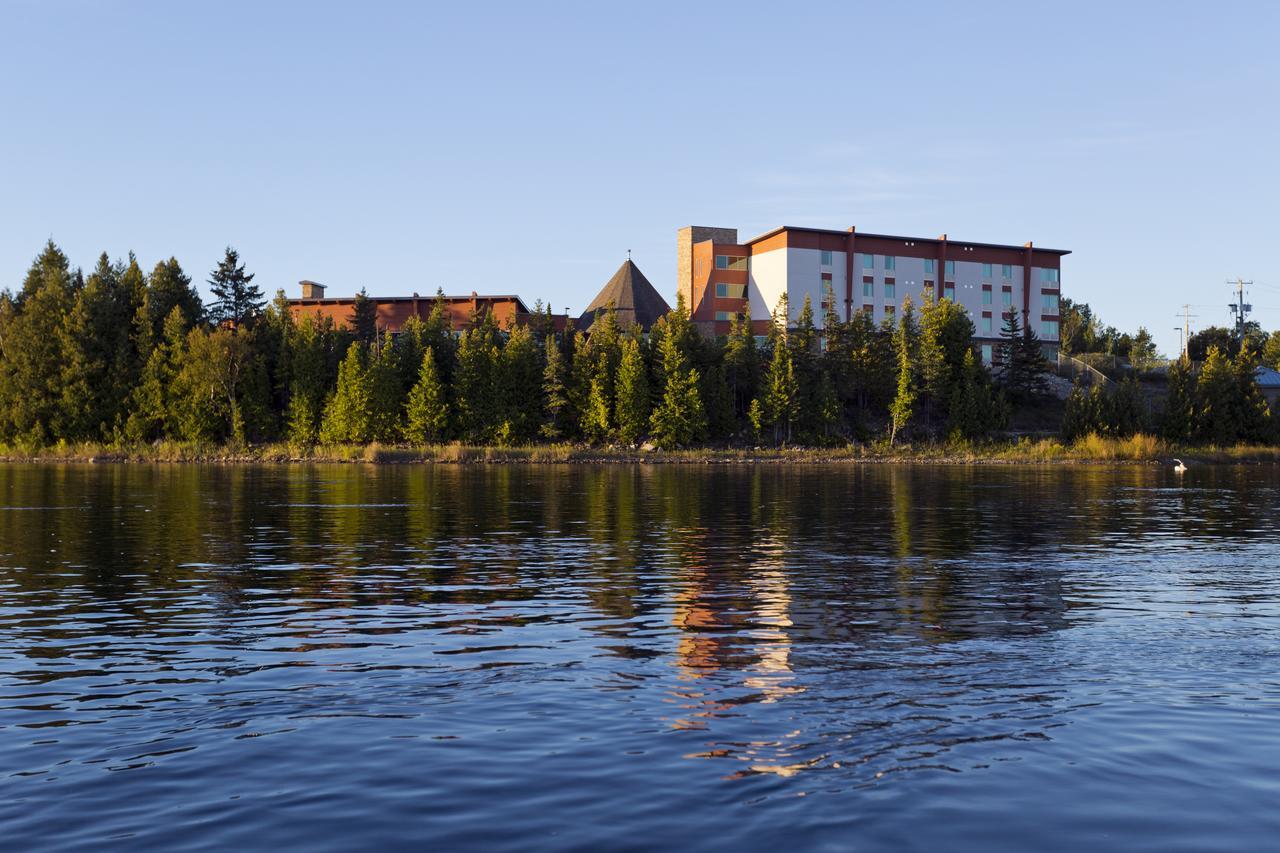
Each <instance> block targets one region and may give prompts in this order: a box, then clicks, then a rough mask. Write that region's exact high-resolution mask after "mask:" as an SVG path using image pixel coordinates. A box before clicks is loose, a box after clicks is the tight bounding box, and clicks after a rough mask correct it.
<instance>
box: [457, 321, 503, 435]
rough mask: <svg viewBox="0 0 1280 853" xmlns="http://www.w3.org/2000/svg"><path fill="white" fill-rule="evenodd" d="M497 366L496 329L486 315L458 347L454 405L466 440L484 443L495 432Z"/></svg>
mask: <svg viewBox="0 0 1280 853" xmlns="http://www.w3.org/2000/svg"><path fill="white" fill-rule="evenodd" d="M497 366H498V344H497V326H496V325H495V324H494V322H493V316H492V315H491V314H489V313H487V312H486V313H485V314H484V315H483V316H482V317H477V318H475V319H474V320H473V324H472V326H471V328H470V329H468V330H467V331H466V332H464V333H463V335H462V343H461V345H460V346H459V347H458V369H457V377H456V381H455V383H454V391H455V399H454V402H455V406H456V411H457V416H458V425H459V431H460V432H461V433H462V435H463V437H464V438H465V439H466V440H468V441H473V442H476V443H480V444H484V443H487V442H489V441H492V440H493V438H494V436H495V435H496V433H497V428H498V424H499V417H500V415H501V413H502V406H501V401H499V400H498V399H497V396H498V385H497V381H496V380H497V377H496V375H495V374H496V371H497Z"/></svg>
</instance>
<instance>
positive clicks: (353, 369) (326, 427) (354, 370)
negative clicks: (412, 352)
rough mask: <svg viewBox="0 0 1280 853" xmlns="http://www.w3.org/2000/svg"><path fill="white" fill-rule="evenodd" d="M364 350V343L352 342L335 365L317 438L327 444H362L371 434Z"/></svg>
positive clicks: (371, 413)
mask: <svg viewBox="0 0 1280 853" xmlns="http://www.w3.org/2000/svg"><path fill="white" fill-rule="evenodd" d="M368 352H369V351H368V348H367V347H366V346H365V345H364V344H359V343H357V344H354V345H353V346H351V347H349V348H348V349H347V355H346V358H344V359H343V360H342V364H341V366H339V368H338V386H337V388H335V389H334V392H333V394H332V395H331V396H330V398H329V401H328V403H327V404H326V405H325V409H324V419H323V421H322V422H321V425H320V440H321V441H323V442H325V443H327V444H342V443H353V444H362V443H365V442H368V441H369V440H370V438H371V437H372V433H373V405H372V402H371V400H370V393H369V383H368V380H367V376H366V374H367V372H368V359H369V355H368Z"/></svg>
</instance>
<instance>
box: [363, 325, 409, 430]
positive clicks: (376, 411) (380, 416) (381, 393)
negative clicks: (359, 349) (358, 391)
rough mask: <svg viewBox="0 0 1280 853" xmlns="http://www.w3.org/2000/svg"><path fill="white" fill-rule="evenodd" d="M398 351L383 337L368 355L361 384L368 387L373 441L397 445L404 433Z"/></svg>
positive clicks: (388, 339) (387, 338) (402, 387)
mask: <svg viewBox="0 0 1280 853" xmlns="http://www.w3.org/2000/svg"><path fill="white" fill-rule="evenodd" d="M400 374H401V371H400V363H399V351H398V350H397V349H396V347H395V346H394V345H393V344H392V341H391V335H390V334H387V335H386V336H385V337H384V338H383V339H382V341H380V342H379V345H378V346H377V348H376V349H375V350H374V351H373V352H372V354H371V357H370V360H369V369H368V372H367V373H366V375H365V381H366V382H367V383H368V385H369V413H370V420H369V428H370V433H371V437H372V439H373V440H374V441H381V442H395V441H399V440H400V437H401V434H402V432H403V429H404V425H403V422H402V420H401V418H402V417H403V415H404V404H405V388H404V386H403V385H402V384H401V376H400Z"/></svg>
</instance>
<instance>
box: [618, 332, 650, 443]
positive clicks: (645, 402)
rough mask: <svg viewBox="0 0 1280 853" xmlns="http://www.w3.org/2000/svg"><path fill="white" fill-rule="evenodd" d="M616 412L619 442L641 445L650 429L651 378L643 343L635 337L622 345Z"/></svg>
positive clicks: (629, 338) (627, 339)
mask: <svg viewBox="0 0 1280 853" xmlns="http://www.w3.org/2000/svg"><path fill="white" fill-rule="evenodd" d="M614 411H615V412H616V415H617V420H618V438H619V439H620V440H621V441H622V442H623V443H624V444H636V443H637V442H639V441H640V438H641V437H642V436H643V435H644V434H645V431H646V430H647V429H648V426H649V376H648V371H647V370H646V369H645V363H644V354H643V353H642V352H641V350H640V341H639V340H637V339H636V338H634V337H628V338H626V339H624V340H623V342H622V360H621V361H620V362H619V364H618V389H617V399H616V401H615V404H614Z"/></svg>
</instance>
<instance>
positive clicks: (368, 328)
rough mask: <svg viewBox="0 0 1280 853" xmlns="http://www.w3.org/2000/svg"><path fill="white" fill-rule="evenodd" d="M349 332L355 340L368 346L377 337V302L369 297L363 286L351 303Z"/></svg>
mask: <svg viewBox="0 0 1280 853" xmlns="http://www.w3.org/2000/svg"><path fill="white" fill-rule="evenodd" d="M351 333H352V334H353V335H355V339H356V340H357V341H360V342H361V343H362V344H367V345H370V346H372V345H373V343H374V341H376V340H377V339H378V303H376V302H374V301H373V300H372V299H370V298H369V294H367V293H365V290H364V288H363V287H362V288H360V292H359V293H357V294H356V298H355V300H353V302H352V305H351Z"/></svg>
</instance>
